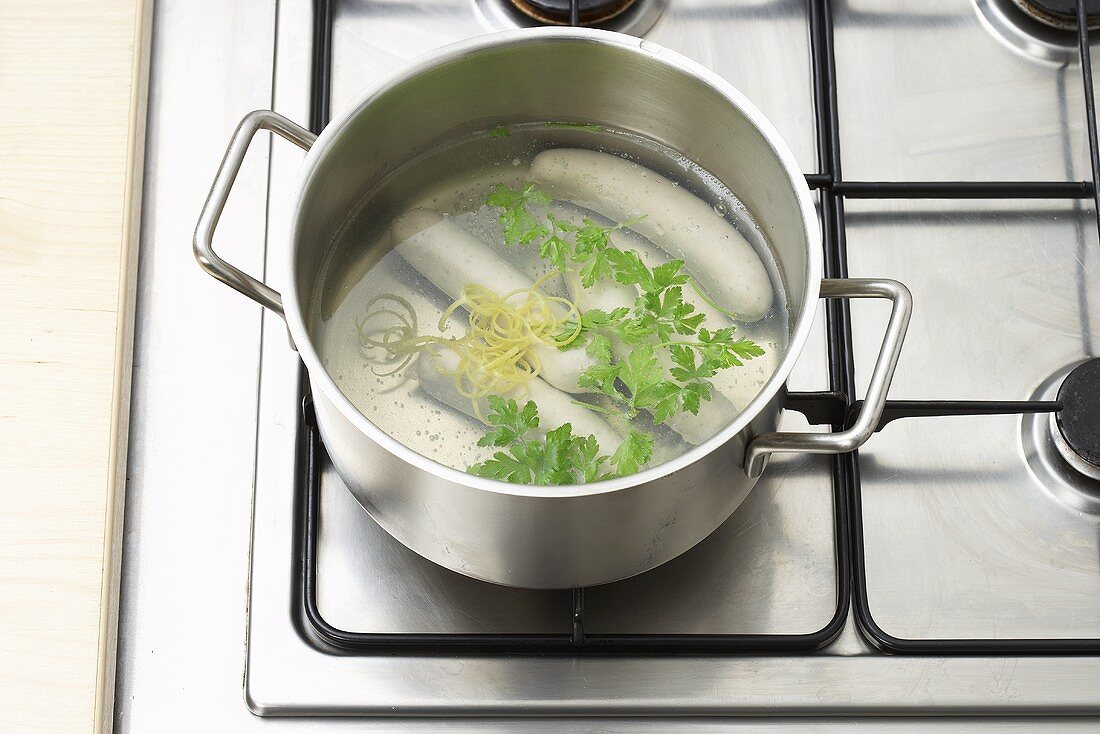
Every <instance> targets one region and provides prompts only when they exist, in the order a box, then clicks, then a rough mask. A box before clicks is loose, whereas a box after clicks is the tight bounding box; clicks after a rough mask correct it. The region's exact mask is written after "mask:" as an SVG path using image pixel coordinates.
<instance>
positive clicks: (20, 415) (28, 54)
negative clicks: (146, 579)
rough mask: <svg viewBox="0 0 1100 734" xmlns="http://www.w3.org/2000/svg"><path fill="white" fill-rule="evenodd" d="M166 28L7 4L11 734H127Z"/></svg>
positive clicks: (3, 286) (137, 17)
mask: <svg viewBox="0 0 1100 734" xmlns="http://www.w3.org/2000/svg"><path fill="white" fill-rule="evenodd" d="M151 18H152V8H151V2H146V1H145V0H82V1H79V2H74V1H72V0H68V1H66V2H60V1H56V0H34V1H33V2H26V0H0V503H2V505H0V660H3V661H4V663H3V666H2V670H0V730H3V731H10V732H17V731H18V732H31V731H44V732H45V731H48V732H70V731H92V730H94V729H98V728H100V726H101V725H102V723H103V722H104V721H107V723H108V728H109V721H108V719H109V709H110V706H109V696H110V691H111V687H112V686H111V684H112V683H113V658H114V654H113V653H114V650H113V645H114V640H113V636H114V635H113V629H114V624H113V618H112V614H113V608H114V603H113V601H112V600H113V598H114V597H115V596H117V574H115V573H114V570H115V569H117V561H118V547H117V544H115V543H113V539H114V538H116V537H117V534H118V532H119V530H120V527H119V526H120V524H121V509H120V508H121V495H122V489H123V486H124V472H125V460H124V456H125V445H126V433H125V423H126V420H125V418H126V415H127V413H128V403H129V374H130V343H131V339H132V329H131V328H130V327H131V325H132V318H133V298H132V293H133V278H134V275H135V274H136V270H137V268H136V255H137V246H136V236H137V229H138V227H137V222H138V209H139V203H140V178H141V146H142V144H143V139H144V117H145V90H146V86H147V71H146V66H147V63H146V62H147V59H148V42H149V36H150V33H149V32H148V30H149V22H150V20H151ZM131 243H134V244H133V246H131ZM105 540H106V541H107V542H106V543H105Z"/></svg>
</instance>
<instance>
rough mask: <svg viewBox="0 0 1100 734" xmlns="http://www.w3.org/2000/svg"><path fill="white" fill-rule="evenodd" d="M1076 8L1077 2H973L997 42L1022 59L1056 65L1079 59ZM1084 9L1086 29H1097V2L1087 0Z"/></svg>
mask: <svg viewBox="0 0 1100 734" xmlns="http://www.w3.org/2000/svg"><path fill="white" fill-rule="evenodd" d="M1076 5H1077V3H1076V0H975V7H976V8H977V10H978V17H979V18H980V19H981V20H982V23H983V25H985V27H986V28H987V29H989V30H990V32H992V33H993V35H994V36H995V37H996V38H997V39H998V40H999V41H1001V42H1002V43H1004V44H1005V45H1006V46H1008V47H1009V48H1010V49H1012V50H1013V51H1015V52H1016V53H1019V54H1021V55H1023V56H1026V57H1029V58H1032V59H1039V60H1043V61H1053V62H1056V63H1059V64H1064V63H1073V62H1075V61H1078V60H1079V56H1078V47H1077V11H1076ZM1086 10H1087V12H1088V19H1089V24H1088V25H1089V28H1090V29H1093V28H1100V0H1087V2H1086ZM1098 35H1100V34H1093V36H1092V38H1091V41H1092V42H1093V43H1095V41H1096V40H1100V39H1097V38H1096V36H1098Z"/></svg>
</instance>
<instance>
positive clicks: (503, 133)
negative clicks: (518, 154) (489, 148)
mask: <svg viewBox="0 0 1100 734" xmlns="http://www.w3.org/2000/svg"><path fill="white" fill-rule="evenodd" d="M489 137H490V138H510V137H512V131H511V130H509V129H508V128H506V127H504V126H503V125H498V126H497V127H494V128H493V129H492V130H490V131H489Z"/></svg>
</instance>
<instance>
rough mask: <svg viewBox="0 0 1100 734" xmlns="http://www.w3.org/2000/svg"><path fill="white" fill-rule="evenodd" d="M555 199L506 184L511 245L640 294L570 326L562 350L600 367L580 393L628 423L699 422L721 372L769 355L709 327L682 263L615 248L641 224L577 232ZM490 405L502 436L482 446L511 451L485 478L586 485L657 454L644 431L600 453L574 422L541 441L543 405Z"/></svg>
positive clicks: (499, 197)
mask: <svg viewBox="0 0 1100 734" xmlns="http://www.w3.org/2000/svg"><path fill="white" fill-rule="evenodd" d="M550 200H551V197H550V196H549V195H547V194H546V193H545V192H543V191H541V190H539V189H538V188H537V187H536V186H535V184H534V183H531V182H528V183H525V184H524V185H523V186H522V187H520V188H519V189H511V188H509V187H507V186H504V185H498V186H497V187H496V190H495V191H494V192H493V193H492V194H491V195H490V196H489V198H488V199H487V200H486V202H485V203H486V204H487V205H488V206H495V207H500V208H501V214H500V223H501V225H502V227H503V231H504V241H505V243H506V244H508V245H513V246H514V245H532V244H534V245H537V246H538V248H539V255H540V256H541V257H542V258H543V259H544V260H547V261H548V262H550V263H551V264H553V265H554V267H556V268H558V269H559V270H562V271H565V270H568V269H570V268H573V269H575V270H576V272H577V275H578V277H579V279H580V283H581V286H582V287H584V288H591V287H593V286H594V285H595V284H596V283H597V282H598V281H600V280H614V281H615V282H617V283H619V284H620V285H624V286H630V287H633V288H637V290H638V292H639V295H638V297H637V298H636V299H635V301H634V304H633V306H632V307H630V308H616V309H614V310H613V311H610V312H608V311H603V310H600V309H595V308H593V309H589V310H587V311H584V312H583V313H581V314H580V315H579V322H580V323H579V326H580V329H579V333H577V332H578V328H577V327H578V323H577V319H574V320H572V321H570V322H568V323H566V324H565V325H564V327H563V329H562V335H563V336H566V335H568V336H572V335H574V334H575V333H576V337H575V338H573V339H571V340H566V339H563V340H562V341H563V342H567V343H566V344H565V345H564V346H562V347H561V348H562V349H578V348H582V347H583V348H584V349H585V351H586V352H587V354H588V355H589V356H590V357H592V358H593V360H594V362H595V364H593V365H592V366H591V367H589V368H588V369H587V370H585V371H584V372H583V373H582V374H581V376H580V379H579V386H580V387H582V388H585V389H588V390H592V391H594V392H598V393H602V394H604V395H607V396H608V397H610V398H612V399H613V400H614V401H615V403H617V404H618V405H619V406H621V408H622V410H623V411H624V412H625V414H626V416H627V417H629V418H633V417H635V416H636V415H637V414H638V412H639V411H647V412H649V413H650V414H651V415H652V416H653V421H654V422H655V423H658V424H660V423H664V422H665V421H667V420H668V419H670V418H672V417H673V416H675V415H676V414H678V413H680V412H687V413H691V414H694V415H698V413H699V410H700V407H701V405H702V402H703V401H704V400H710V399H711V396H712V395H713V390H714V388H713V384H712V383H711V379H712V378H713V377H714V376H715V375H717V374H718V372H719V371H720V370H724V369H728V368H731V367H740V366H743V365H744V363H745V362H746V361H747V360H750V359H753V358H754V357H759V356H760V355H762V354H764V350H763V349H762V348H761V347H760V346H759V345H757V344H756V343H755V342H753V341H751V340H749V339H739V338H736V337H735V329H734V327H732V326H726V327H723V328H718V329H713V330H712V329H709V328H707V327H706V326H704V323H705V322H706V315H705V314H702V313H699V312H698V311H696V309H695V306H694V305H693V304H692V303H690V302H688V301H685V300H684V286H685V285H687V286H690V287H691V288H693V289H694V290H695V291H696V292H697V293H699V295H700V297H702V298H703V299H704V300H706V301H707V303H711V302H710V301H709V299H707V298H706V296H705V295H704V294H703V291H702V290H701V288H700V287H699V285H698V284H697V283H696V282H695V281H694V280H692V279H691V278H690V277H689V276H688V274H687V273H685V272H684V271H683V268H684V261H683V260H672V261H670V262H667V263H663V264H661V265H657V266H656V267H653V268H650V267H648V266H647V265H646V264H645V262H644V261H643V260H642V258H641V256H640V255H639V254H638V253H636V252H634V251H632V250H620V249H618V248H617V247H615V246H614V245H612V244H611V235H612V233H614V232H615V231H616V230H618V229H621V228H622V227H629V226H631V224H632V223H633V222H632V221H630V222H624V223H621V224H612V225H610V226H603V225H601V224H599V223H597V222H595V221H593V220H591V219H589V218H584V219H583V220H582V222H581V224H580V225H577V224H574V223H573V222H570V221H566V220H562V219H559V218H557V217H555V216H554V215H553V214H552V213H551V212H549V211H547V209H548V207H549V204H550ZM536 212H537V213H536ZM711 305H713V304H711ZM719 310H721V309H719ZM723 313H725V312H723ZM615 341H619V342H621V343H622V344H624V345H626V346H628V347H629V350H628V351H627V353H626V355H625V357H624V358H623V359H616V357H615V351H614V349H613V345H614V342H615ZM666 350H667V351H666ZM490 401H491V406H492V408H493V414H492V415H491V417H490V424H491V425H492V426H493V430H492V431H490V432H489V433H488V434H487V435H486V436H485V438H483V439H482V442H481V443H480V445H482V446H499V447H502V448H506V449H507V451H498V452H497V453H496V454H495V455H494V456H493V458H492V459H489V460H488V461H485V462H482V463H481V464H477V465H475V466H474V467H471V469H470V471H472V472H473V473H475V474H479V475H480V476H490V477H493V478H497V479H505V480H507V481H511V482H525V483H534V484H570V483H574V482H576V481H577V480H578V479H582V480H583V481H586V482H587V481H593V480H594V479H596V478H606V477H608V476H622V475H625V474H630V473H633V472H635V471H637V469H638V468H639V467H640V466H642V465H643V464H645V463H646V462H647V461H648V460H649V458H650V456H651V455H652V449H653V437H652V436H651V435H649V434H647V433H642V432H639V431H632V432H631V433H630V435H629V436H628V438H627V439H626V440H625V441H624V442H623V444H622V445H621V446H620V447H619V449H618V450H617V451H616V452H615V453H614V454H612V456H610V457H607V456H604V455H601V454H600V453H599V447H598V446H597V445H595V438H594V437H592V436H587V437H579V436H574V435H573V433H572V428H571V426H569V424H566V425H564V426H560V427H558V428H556V429H554V430H553V431H548V432H547V433H546V436H545V438H544V439H543V440H541V441H539V440H535V439H528V438H526V436H527V434H528V433H529V432H530V431H532V430H534V429H535V428H537V426H538V413H537V408H536V407H535V404H534V403H532V402H528V403H527V404H526V405H524V406H523V407H522V408H520V407H519V406H518V405H517V404H516V402H515V401H514V400H509V401H504V400H503V399H502V398H499V397H495V396H494V397H491V398H490ZM582 405H585V406H587V407H591V408H592V409H593V410H597V408H596V407H595V406H589V405H588V404H586V403H582ZM599 410H603V409H599ZM605 464H608V465H610V466H613V467H614V471H613V472H612V473H611V474H606V473H605V474H601V473H600V472H601V471H602V470H601V467H602V466H603V465H605Z"/></svg>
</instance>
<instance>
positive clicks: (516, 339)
mask: <svg viewBox="0 0 1100 734" xmlns="http://www.w3.org/2000/svg"><path fill="white" fill-rule="evenodd" d="M555 274H556V271H551V272H549V273H547V274H546V275H544V276H543V277H541V278H539V279H538V280H537V281H535V282H534V283H533V284H531V286H530V287H528V288H518V289H516V290H513V291H509V292H508V293H505V294H503V295H502V294H499V293H497V292H495V291H493V290H492V289H490V288H487V287H485V286H483V285H479V284H477V283H469V284H467V285H465V286H463V288H462V293H461V295H460V297H459V298H458V300H456V301H455V302H454V303H452V304H451V305H450V306H448V307H447V308H446V310H444V311H443V314H442V315H441V316H440V318H439V324H438V325H439V330H440V332H445V331H446V330H447V327H448V322H450V321H451V319H452V318H453V317H454V315H455V313H456V312H457V311H458V310H459V309H465V310H466V311H467V312H469V319H468V325H467V328H466V332H465V333H464V334H463V335H462V336H460V337H445V336H432V335H420V334H418V327H417V318H416V310H415V309H414V308H413V306H412V304H411V303H409V302H408V301H407V300H406V299H404V298H402V297H401V296H398V295H396V294H393V293H385V294H382V295H379V296H375V297H374V298H372V299H371V300H370V301H368V302H367V306H366V309H367V313H366V316H364V317H363V318H362V319H361V320H360V321H359V324H358V333H359V342H360V345H361V346H362V347H363V350H364V353H365V354H366V356H367V358H368V359H370V360H371V361H373V362H375V363H376V365H377V366H378V367H382V368H383V371H379V370H378V369H377V368H376V366H372V367H371V370H372V371H373V372H374V373H375V374H376V375H378V376H380V377H385V376H389V375H394V374H396V373H398V372H401V371H402V370H404V369H405V368H406V367H408V366H409V365H410V364H412V363H413V362H414V361H415V360H416V359H417V358H418V357H419V356H420V354H421V353H422V352H423V351H424V350H425V349H429V348H432V349H434V348H438V347H442V348H447V349H450V350H452V351H453V352H454V353H455V354H456V355H457V356H458V365H457V367H456V368H455V369H454V370H445V369H442V368H440V367H439V366H438V365H436V366H435V368H436V369H438V370H439V371H440V372H441V373H443V374H446V375H448V376H450V377H451V378H453V379H454V385H455V390H456V391H457V392H458V394H460V395H462V396H463V397H465V398H467V399H468V400H469V401H470V403H471V405H472V406H473V411H474V414H475V415H476V416H477V417H478V418H484V416H483V415H482V414H481V408H480V405H479V403H480V402H481V400H482V399H483V398H485V397H486V396H488V395H511V394H514V393H517V392H518V393H519V394H520V395H523V394H526V392H527V383H528V382H530V381H531V380H532V379H534V378H535V377H537V376H538V375H539V374H540V373H541V371H542V361H541V360H540V359H539V356H538V351H537V347H538V346H540V345H546V346H550V347H553V348H555V349H559V348H562V347H566V346H568V345H569V344H571V343H572V342H574V341H575V340H576V339H577V338H578V337H579V336H580V335H581V331H582V326H581V314H580V310H579V309H578V308H577V305H576V304H575V303H573V302H572V301H570V300H569V299H567V298H561V297H559V296H548V295H546V294H545V293H543V292H542V291H541V290H540V288H541V287H542V286H543V285H544V284H545V283H546V281H547V280H549V279H550V278H551V277H553V276H554V275H555Z"/></svg>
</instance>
